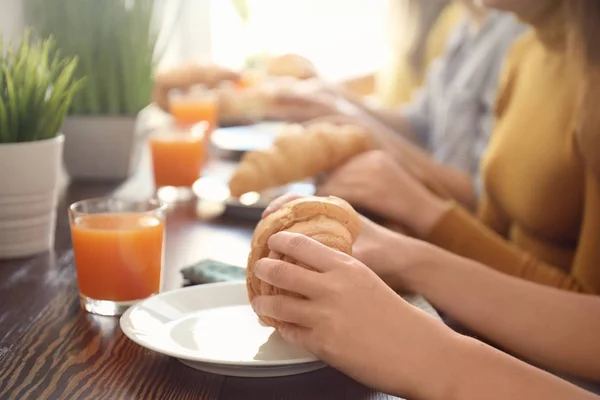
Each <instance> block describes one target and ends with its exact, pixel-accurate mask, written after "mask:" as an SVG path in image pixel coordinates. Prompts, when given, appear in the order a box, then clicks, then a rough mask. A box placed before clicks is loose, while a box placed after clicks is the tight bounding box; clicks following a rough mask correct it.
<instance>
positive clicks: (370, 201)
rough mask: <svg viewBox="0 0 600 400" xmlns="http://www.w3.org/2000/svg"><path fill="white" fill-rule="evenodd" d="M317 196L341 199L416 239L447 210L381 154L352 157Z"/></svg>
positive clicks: (426, 190)
mask: <svg viewBox="0 0 600 400" xmlns="http://www.w3.org/2000/svg"><path fill="white" fill-rule="evenodd" d="M318 193H319V194H320V195H333V196H337V197H341V198H343V199H345V200H346V201H348V202H350V203H351V204H352V205H354V206H356V207H359V208H363V209H365V210H367V211H370V212H373V213H376V214H378V215H380V216H382V217H384V218H388V219H390V220H392V221H394V222H397V223H399V224H401V225H404V226H406V227H408V228H409V229H410V230H411V231H413V232H414V233H415V234H417V235H419V236H426V235H427V234H428V233H429V232H430V231H431V229H432V228H433V226H434V225H435V224H436V223H437V221H438V220H439V218H441V216H442V215H443V213H444V212H445V211H446V210H447V207H448V205H447V203H446V202H445V201H444V200H442V199H440V198H439V197H437V196H436V195H434V194H433V193H432V192H431V191H429V190H428V189H427V188H425V186H424V185H423V184H422V183H421V182H420V181H419V180H418V179H416V178H415V177H414V176H413V175H412V174H410V173H409V172H407V171H406V170H405V169H404V168H403V167H402V166H400V165H399V164H398V163H397V162H396V161H395V160H394V159H393V158H392V157H391V156H389V155H388V154H387V153H385V152H383V151H371V152H368V153H364V154H361V155H358V156H356V157H354V158H353V159H351V160H350V161H349V162H348V163H346V164H345V165H343V166H341V167H340V168H338V169H337V170H335V171H333V172H332V173H331V174H330V175H329V176H328V177H327V178H326V180H325V181H324V182H323V183H322V184H321V185H320V186H319V187H318Z"/></svg>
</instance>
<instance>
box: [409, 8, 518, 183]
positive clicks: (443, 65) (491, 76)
mask: <svg viewBox="0 0 600 400" xmlns="http://www.w3.org/2000/svg"><path fill="white" fill-rule="evenodd" d="M525 29H526V28H525V26H524V25H523V24H521V23H519V22H518V21H517V20H516V19H515V18H514V17H513V16H512V15H511V14H506V13H502V12H498V11H490V14H489V15H488V16H487V18H486V20H485V22H484V23H483V24H482V26H481V27H480V28H479V29H478V30H477V31H475V30H474V29H473V25H472V22H471V21H469V20H468V19H465V20H464V21H462V22H461V23H460V24H459V26H457V28H456V30H455V32H454V33H453V35H452V36H451V37H450V39H449V41H448V44H447V48H446V50H445V52H444V54H443V55H442V56H441V57H440V58H439V59H437V60H436V61H435V62H434V63H433V64H432V65H431V67H430V69H429V72H428V76H427V80H426V83H425V85H424V86H423V88H421V89H420V90H419V91H418V92H417V93H416V95H415V96H414V98H413V99H412V101H411V102H410V103H409V104H407V105H406V106H404V107H403V108H402V109H401V113H402V115H403V116H404V118H405V119H406V121H407V122H408V124H409V126H410V127H411V128H412V130H413V133H414V134H415V135H416V137H417V140H418V141H419V142H420V144H421V145H422V146H423V147H424V148H426V149H427V150H429V151H430V153H431V154H432V155H433V158H434V159H435V160H436V161H437V162H439V163H441V164H444V165H448V166H452V167H454V168H458V169H460V170H463V171H466V172H469V173H471V174H472V175H473V177H474V178H475V180H476V182H478V181H479V162H480V158H481V156H482V153H483V152H484V151H485V149H486V147H487V144H488V140H489V137H490V133H491V131H492V125H493V120H494V108H495V98H496V92H497V87H498V78H499V75H500V70H501V68H502V64H503V60H504V58H505V56H506V53H507V51H508V49H509V48H510V46H511V44H512V42H513V41H514V39H515V38H516V37H518V36H519V35H520V34H521V33H522V32H523V31H524V30H525ZM476 186H478V185H477V184H476Z"/></svg>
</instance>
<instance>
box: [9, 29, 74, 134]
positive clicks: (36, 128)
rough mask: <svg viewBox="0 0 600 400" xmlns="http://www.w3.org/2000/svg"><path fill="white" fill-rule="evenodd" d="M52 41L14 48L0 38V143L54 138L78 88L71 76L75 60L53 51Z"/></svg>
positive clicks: (24, 43) (27, 42)
mask: <svg viewBox="0 0 600 400" xmlns="http://www.w3.org/2000/svg"><path fill="white" fill-rule="evenodd" d="M54 46H55V43H54V40H53V39H52V38H48V39H45V40H43V41H33V40H31V37H30V34H29V31H28V32H26V33H25V35H24V37H23V39H22V41H21V44H20V45H19V46H18V47H16V48H14V46H12V45H11V44H8V43H5V42H4V40H2V38H0V143H16V142H32V141H35V140H44V139H51V138H53V137H55V136H56V135H57V134H58V132H59V130H60V128H61V126H62V123H63V120H64V118H65V115H66V114H67V111H68V110H69V107H70V105H71V100H72V99H73V96H74V95H75V94H76V93H77V91H78V90H79V89H80V87H81V86H82V80H75V79H74V78H73V73H74V71H75V68H76V67H77V58H75V57H63V56H61V54H60V52H57V51H55V48H54Z"/></svg>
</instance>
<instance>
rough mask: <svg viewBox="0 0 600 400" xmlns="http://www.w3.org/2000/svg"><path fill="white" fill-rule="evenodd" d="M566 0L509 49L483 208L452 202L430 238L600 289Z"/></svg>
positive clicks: (496, 262) (574, 285) (597, 188)
mask: <svg viewBox="0 0 600 400" xmlns="http://www.w3.org/2000/svg"><path fill="white" fill-rule="evenodd" d="M557 3H560V2H557ZM560 10H562V8H561V7H560V4H558V5H557V6H556V7H555V9H554V10H551V11H552V12H547V13H546V15H544V16H543V18H540V19H539V20H537V21H535V23H534V24H533V26H534V29H533V31H532V32H530V33H529V34H527V35H526V36H524V37H523V38H521V39H520V41H519V42H518V43H516V44H515V45H514V47H513V49H512V50H511V53H510V54H509V57H508V60H507V63H506V68H505V74H504V76H503V81H502V87H501V91H500V95H499V98H498V108H497V122H496V127H495V130H494V133H493V136H492V140H491V142H490V145H489V149H488V151H487V155H486V157H485V158H484V160H483V165H482V171H483V178H484V182H485V185H484V189H485V194H484V196H483V199H482V201H481V204H480V207H479V210H478V218H475V217H473V216H472V215H470V214H469V213H468V212H466V211H465V210H462V209H460V208H459V207H458V206H453V208H452V209H451V210H450V211H449V212H448V213H447V214H446V215H445V216H444V217H443V218H442V219H441V221H440V222H439V223H438V224H437V226H435V228H434V229H433V231H432V232H431V234H430V235H429V238H428V240H429V241H430V242H431V243H433V244H436V245H438V246H440V247H442V248H445V249H447V250H450V251H452V252H454V253H457V254H459V255H462V256H465V257H468V258H471V259H474V260H477V261H480V262H482V263H483V264H486V265H489V266H490V267H492V268H495V269H497V270H499V271H501V272H504V273H507V274H510V275H514V276H518V277H522V278H524V279H527V280H530V281H534V282H538V283H541V284H545V285H550V286H555V287H558V288H563V289H568V290H577V291H585V292H591V293H600V182H598V180H597V179H596V178H595V177H594V176H593V175H592V173H591V171H589V170H588V169H587V168H586V165H585V163H584V161H583V160H582V158H581V156H580V152H579V149H578V142H577V138H576V132H575V128H574V127H575V120H574V119H575V115H574V112H575V103H576V95H577V94H576V86H577V84H576V79H577V76H576V75H577V73H576V70H575V68H574V67H573V66H572V65H570V61H569V58H568V57H567V55H566V52H565V34H564V31H565V29H564V18H563V17H562V15H563V14H562V12H561V11H560Z"/></svg>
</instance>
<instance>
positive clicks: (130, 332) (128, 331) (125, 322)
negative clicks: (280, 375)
mask: <svg viewBox="0 0 600 400" xmlns="http://www.w3.org/2000/svg"><path fill="white" fill-rule="evenodd" d="M241 285H243V286H244V287H245V286H246V283H245V282H243V281H235V282H219V283H205V284H202V285H197V286H189V287H184V288H180V289H175V290H170V291H166V292H163V293H159V294H157V295H155V296H152V297H150V298H148V299H145V300H142V301H141V302H139V303H137V304H136V305H134V306H132V307H130V308H129V309H127V311H125V313H123V315H122V316H121V318H120V320H119V325H120V326H121V330H122V331H123V333H124V334H125V336H127V337H128V338H129V339H131V340H132V341H133V342H135V343H137V344H138V345H140V346H142V347H145V348H147V349H149V350H152V351H155V352H157V353H160V354H164V355H167V356H170V357H175V358H179V359H182V360H188V361H195V362H199V363H204V364H217V365H229V366H245V367H249V368H251V367H259V368H265V367H280V366H285V365H301V364H314V363H321V361H319V360H318V359H317V358H310V357H306V358H297V359H294V360H281V361H277V360H269V361H265V360H253V361H220V360H215V359H211V358H204V357H195V356H191V355H190V354H189V353H186V352H179V351H177V350H173V349H170V348H169V347H168V346H164V347H160V346H155V345H153V344H151V343H148V342H146V341H144V340H143V339H141V338H140V337H139V336H138V335H136V333H135V332H134V329H133V327H132V326H131V325H130V323H129V320H130V314H131V313H133V312H135V311H136V309H138V308H140V307H142V306H144V305H145V303H146V302H147V301H149V300H155V299H156V298H157V297H167V296H177V294H178V293H181V292H184V291H195V290H201V289H200V288H201V287H203V286H210V287H219V286H221V287H223V286H241Z"/></svg>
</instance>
